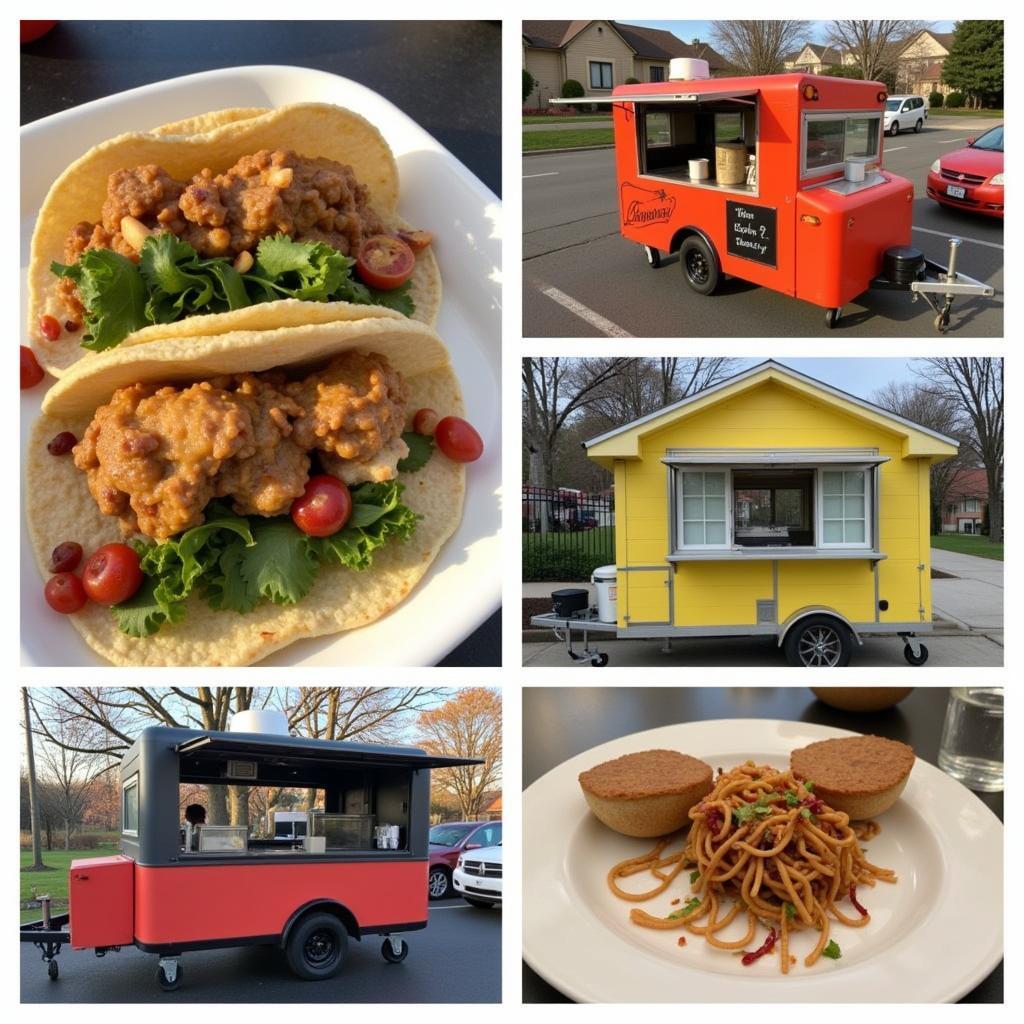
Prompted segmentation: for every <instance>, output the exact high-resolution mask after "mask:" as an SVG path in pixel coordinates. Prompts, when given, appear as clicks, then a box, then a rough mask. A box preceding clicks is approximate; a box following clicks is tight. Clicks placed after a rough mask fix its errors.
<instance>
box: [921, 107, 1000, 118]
mask: <svg viewBox="0 0 1024 1024" xmlns="http://www.w3.org/2000/svg"><path fill="white" fill-rule="evenodd" d="M928 116H929V117H991V118H993V119H994V120H995V119H1001V118H1002V116H1003V112H1002V111H1001V110H971V109H970V107H930V108H929V110H928Z"/></svg>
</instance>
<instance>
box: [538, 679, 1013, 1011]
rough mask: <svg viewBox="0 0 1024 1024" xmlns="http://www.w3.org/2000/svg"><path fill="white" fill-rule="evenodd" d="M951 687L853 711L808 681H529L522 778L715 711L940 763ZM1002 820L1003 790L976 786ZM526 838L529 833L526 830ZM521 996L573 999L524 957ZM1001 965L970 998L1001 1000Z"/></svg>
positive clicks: (541, 999) (556, 1000)
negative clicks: (831, 731) (865, 738)
mask: <svg viewBox="0 0 1024 1024" xmlns="http://www.w3.org/2000/svg"><path fill="white" fill-rule="evenodd" d="M948 694H949V691H948V690H946V689H945V688H942V687H918V688H917V689H915V690H914V692H913V693H911V694H910V695H909V696H908V697H907V698H906V699H905V700H904V701H902V702H901V703H900V704H898V705H897V706H896V707H895V708H890V709H889V710H888V711H880V712H876V713H869V714H853V713H850V712H845V711H837V710H836V709H835V708H831V707H829V706H828V705H827V704H823V703H821V701H819V700H818V699H817V698H816V697H815V696H814V694H813V693H811V691H810V690H809V689H806V688H805V687H802V686H794V687H770V686H733V687H688V688H685V689H684V688H646V687H611V686H609V687H594V688H587V687H579V688H577V687H572V688H570V687H564V688H563V687H524V689H523V786H524V787H527V786H529V785H530V784H531V783H532V782H534V781H535V780H536V779H539V778H540V777H541V776H542V775H543V774H544V773H545V772H548V771H550V770H551V769H552V768H554V767H556V766H557V765H559V764H561V763H562V762H563V761H566V760H568V759H569V758H570V757H573V756H575V755H576V754H579V753H581V752H582V751H584V750H589V749H590V748H591V747H593V746H596V745H597V744H599V743H606V742H607V741H608V740H612V739H616V738H617V737H619V736H627V735H629V734H630V733H633V732H641V731H642V730H644V729H655V728H657V727H658V726H663V725H672V724H674V723H676V722H697V721H706V720H708V719H714V718H777V719H783V720H785V721H796V722H813V723H815V724H817V725H830V726H835V727H837V728H840V729H850V730H853V731H855V732H864V733H874V734H875V735H877V736H887V737H889V738H890V739H894V740H902V741H903V742H904V743H909V744H910V745H911V746H912V747H913V748H914V750H915V751H916V752H917V755H918V757H920V758H921V759H922V760H925V761H928V762H929V763H931V764H935V763H936V762H937V760H938V755H939V740H940V739H941V736H942V723H943V719H944V717H945V712H946V700H947V698H948ZM976 796H978V798H979V799H980V800H982V802H983V803H984V804H985V805H986V806H987V807H989V808H990V809H991V810H992V811H993V812H994V813H995V814H996V815H998V816H999V819H1000V821H1001V820H1002V818H1003V794H1002V793H977V794H976ZM527 841H528V838H527ZM524 884H527V885H528V884H529V882H528V880H525V881H524ZM523 1001H524V1002H527V1003H567V1002H570V1000H569V999H567V998H566V997H565V996H564V995H562V993H561V992H559V991H558V990H557V989H555V988H553V987H552V986H551V985H549V984H548V983H547V982H546V981H544V980H543V979H542V978H541V977H540V976H539V975H538V974H536V973H535V972H534V971H532V970H531V969H530V968H529V967H527V966H526V964H525V963H524V964H523ZM1002 1001H1003V965H1002V964H1001V963H1000V965H999V966H998V967H997V968H996V969H995V970H994V971H993V972H992V973H991V974H990V975H989V976H988V977H987V978H986V979H985V980H984V981H983V982H982V983H981V984H980V985H978V986H977V988H975V989H974V990H973V991H971V992H969V993H968V994H967V995H966V996H964V998H963V1000H962V1002H965V1003H1001V1002H1002Z"/></svg>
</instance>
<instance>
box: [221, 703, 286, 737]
mask: <svg viewBox="0 0 1024 1024" xmlns="http://www.w3.org/2000/svg"><path fill="white" fill-rule="evenodd" d="M228 730H229V731H230V732H264V733H270V734H271V735H273V736H287V735H288V734H289V729H288V716H287V715H286V714H285V713H284V712H283V711H270V710H267V709H263V710H260V711H257V710H249V711H239V712H238V713H237V714H235V715H233V716H232V718H231V724H230V725H229V726H228Z"/></svg>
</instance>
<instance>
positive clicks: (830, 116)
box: [800, 110, 885, 181]
mask: <svg viewBox="0 0 1024 1024" xmlns="http://www.w3.org/2000/svg"><path fill="white" fill-rule="evenodd" d="M882 113H883V112H882V111H881V110H829V111H813V112H812V111H807V110H805V111H804V113H803V117H802V118H801V121H800V180H801V181H805V180H807V179H809V178H820V177H822V176H824V175H826V174H834V173H835V172H836V171H841V170H843V168H844V166H845V160H846V141H845V140H846V124H845V122H847V121H850V120H851V119H852V120H855V121H859V120H862V119H863V120H870V121H877V122H878V133H877V135H876V139H877V144H876V146H875V152H874V153H873V154H872V155H871V156H865V157H858V158H857V159H863V160H869V161H870V160H881V159H882V139H883V137H884V135H885V126H884V125H883V124H882ZM811 121H843V122H844V124H843V159H842V160H840V161H839V162H838V163H832V164H826V165H824V166H822V167H808V166H807V126H808V124H809V123H810V122H811Z"/></svg>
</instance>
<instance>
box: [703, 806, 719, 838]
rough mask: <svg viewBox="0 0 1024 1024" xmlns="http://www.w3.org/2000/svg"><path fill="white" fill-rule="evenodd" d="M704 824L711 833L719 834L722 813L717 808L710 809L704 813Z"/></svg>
mask: <svg viewBox="0 0 1024 1024" xmlns="http://www.w3.org/2000/svg"><path fill="white" fill-rule="evenodd" d="M705 820H706V823H707V826H708V828H709V829H710V830H711V831H712V832H716V833H717V832H720V831H721V829H722V812H721V810H719V808H717V807H712V808H710V809H709V810H708V811H707V812H706V819H705Z"/></svg>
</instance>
